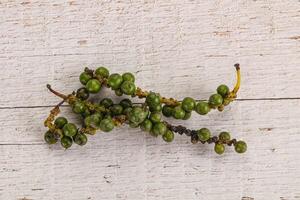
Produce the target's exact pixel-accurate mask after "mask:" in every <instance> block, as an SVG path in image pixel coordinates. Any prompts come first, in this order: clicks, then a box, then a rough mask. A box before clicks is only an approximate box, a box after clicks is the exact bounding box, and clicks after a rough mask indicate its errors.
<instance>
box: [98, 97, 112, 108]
mask: <svg viewBox="0 0 300 200" xmlns="http://www.w3.org/2000/svg"><path fill="white" fill-rule="evenodd" d="M100 104H101V105H102V106H104V107H105V108H109V107H110V106H112V105H113V104H114V102H113V100H111V99H110V98H104V99H102V100H101V101H100Z"/></svg>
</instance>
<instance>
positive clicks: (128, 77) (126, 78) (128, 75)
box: [122, 72, 135, 83]
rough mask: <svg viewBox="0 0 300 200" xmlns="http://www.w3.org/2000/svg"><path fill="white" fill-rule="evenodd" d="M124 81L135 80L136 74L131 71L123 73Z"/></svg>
mask: <svg viewBox="0 0 300 200" xmlns="http://www.w3.org/2000/svg"><path fill="white" fill-rule="evenodd" d="M122 78H123V80H124V81H129V82H133V83H134V81H135V78H134V75H133V74H132V73H130V72H126V73H124V74H123V75H122Z"/></svg>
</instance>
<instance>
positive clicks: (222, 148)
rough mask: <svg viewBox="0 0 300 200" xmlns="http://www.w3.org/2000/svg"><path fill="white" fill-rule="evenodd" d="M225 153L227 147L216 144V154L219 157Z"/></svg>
mask: <svg viewBox="0 0 300 200" xmlns="http://www.w3.org/2000/svg"><path fill="white" fill-rule="evenodd" d="M224 151H225V146H224V145H223V144H219V143H217V144H215V152H216V153H217V154H219V155H221V154H223V153H224Z"/></svg>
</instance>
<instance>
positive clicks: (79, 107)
mask: <svg viewBox="0 0 300 200" xmlns="http://www.w3.org/2000/svg"><path fill="white" fill-rule="evenodd" d="M85 110H86V106H85V104H84V103H83V102H82V101H75V103H74V104H73V112H74V113H76V114H82V113H84V111H85Z"/></svg>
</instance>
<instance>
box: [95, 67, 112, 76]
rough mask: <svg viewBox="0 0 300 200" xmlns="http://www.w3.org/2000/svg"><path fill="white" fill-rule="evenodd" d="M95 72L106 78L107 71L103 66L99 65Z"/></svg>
mask: <svg viewBox="0 0 300 200" xmlns="http://www.w3.org/2000/svg"><path fill="white" fill-rule="evenodd" d="M95 74H96V75H97V76H100V77H101V78H108V76H109V71H108V69H106V68H105V67H99V68H97V69H96V71H95Z"/></svg>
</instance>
